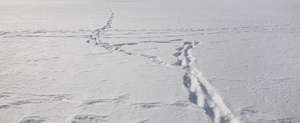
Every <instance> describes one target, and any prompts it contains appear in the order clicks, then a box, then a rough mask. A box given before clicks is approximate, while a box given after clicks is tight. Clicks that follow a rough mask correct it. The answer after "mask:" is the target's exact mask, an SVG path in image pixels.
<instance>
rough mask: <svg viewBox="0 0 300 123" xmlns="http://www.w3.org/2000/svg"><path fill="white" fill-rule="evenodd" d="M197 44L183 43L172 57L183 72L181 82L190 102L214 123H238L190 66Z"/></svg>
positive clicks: (218, 97) (203, 78)
mask: <svg viewBox="0 0 300 123" xmlns="http://www.w3.org/2000/svg"><path fill="white" fill-rule="evenodd" d="M197 44H199V42H185V43H184V45H183V46H182V47H179V48H177V52H176V53H174V54H173V55H174V56H175V57H177V62H176V63H175V65H178V66H180V67H182V69H183V70H184V71H185V75H184V76H183V82H184V85H185V86H186V88H188V90H189V94H190V95H189V100H190V102H192V103H194V104H196V105H198V106H200V107H201V108H203V109H204V110H205V112H206V114H207V115H208V116H209V117H210V118H211V119H212V120H213V121H214V122H215V123H240V121H239V119H238V118H236V117H235V116H234V114H233V113H232V112H231V111H230V109H229V108H228V107H227V106H226V104H225V103H224V101H223V99H222V97H221V96H220V95H218V93H217V92H216V90H215V89H214V87H213V86H212V85H211V84H210V83H209V82H208V81H207V80H206V79H205V77H203V76H202V73H201V72H199V71H198V70H197V68H196V67H194V66H193V65H192V64H193V62H194V61H195V58H194V57H193V56H192V53H191V50H192V49H193V47H195V46H196V45H197Z"/></svg>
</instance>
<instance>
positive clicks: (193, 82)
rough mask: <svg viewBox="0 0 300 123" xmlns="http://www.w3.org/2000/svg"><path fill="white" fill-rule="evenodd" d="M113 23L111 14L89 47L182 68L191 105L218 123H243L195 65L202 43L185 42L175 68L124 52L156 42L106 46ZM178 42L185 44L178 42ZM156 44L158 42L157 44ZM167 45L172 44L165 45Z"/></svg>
mask: <svg viewBox="0 0 300 123" xmlns="http://www.w3.org/2000/svg"><path fill="white" fill-rule="evenodd" d="M113 19H114V13H113V12H112V11H111V16H110V18H109V19H108V21H107V22H106V24H105V25H104V26H103V27H101V28H99V29H96V30H95V31H93V32H92V34H91V35H90V36H89V40H88V41H87V43H91V41H92V42H94V43H95V45H98V46H101V47H103V48H105V49H106V50H109V51H118V52H122V53H124V54H127V55H134V56H142V57H145V58H148V59H151V60H152V61H154V62H156V63H159V64H164V65H166V66H177V67H178V66H179V67H182V69H183V70H184V71H185V75H184V76H183V81H184V85H185V86H186V87H187V88H188V89H189V94H190V95H189V100H190V102H192V103H194V104H196V105H198V106H200V107H201V108H203V109H204V110H205V112H206V114H207V115H208V116H209V117H210V118H211V119H212V120H213V121H214V122H215V123H240V121H239V119H238V118H236V117H235V116H234V114H233V113H232V112H231V111H230V109H229V108H228V107H227V106H226V104H225V103H224V102H223V99H222V97H221V96H220V95H218V94H217V92H216V90H215V89H214V87H213V86H212V85H211V84H210V83H209V82H208V81H207V80H206V79H205V78H204V77H203V76H202V74H201V73H200V72H199V71H198V70H197V69H196V68H195V67H194V66H193V65H192V64H193V62H194V60H195V58H194V57H193V56H192V55H191V50H192V48H193V47H194V46H196V45H197V44H198V43H199V42H185V43H184V45H183V46H182V47H179V48H177V52H176V53H175V54H173V55H174V56H175V57H177V62H176V63H175V64H174V65H169V64H168V63H166V62H164V61H162V60H160V59H159V58H158V57H156V56H151V55H145V54H136V53H133V52H128V51H126V50H123V49H121V47H122V46H125V45H138V44H139V43H153V42H138V43H121V44H110V43H106V42H103V41H102V40H103V38H104V33H105V32H107V30H108V29H110V28H112V21H113ZM176 41H182V39H180V40H176ZM155 43H157V42H155ZM164 43H171V41H170V42H164ZM156 106H157V104H156V103H155V104H152V105H151V106H150V107H151V108H152V107H156Z"/></svg>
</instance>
